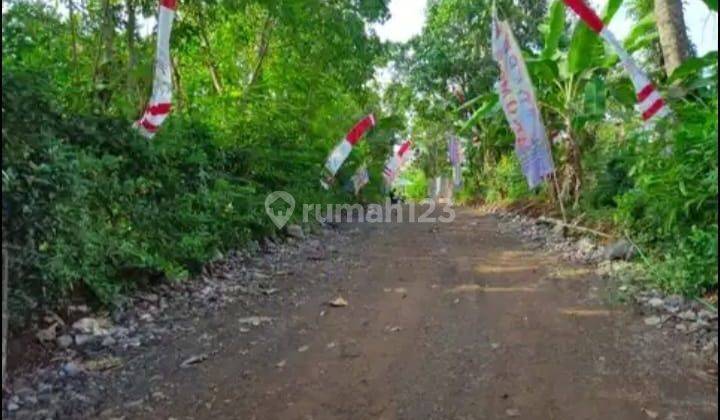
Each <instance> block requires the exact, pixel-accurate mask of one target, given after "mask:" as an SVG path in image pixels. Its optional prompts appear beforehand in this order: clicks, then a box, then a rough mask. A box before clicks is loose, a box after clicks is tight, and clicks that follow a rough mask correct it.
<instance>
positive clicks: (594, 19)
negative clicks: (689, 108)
mask: <svg viewBox="0 0 720 420" xmlns="http://www.w3.org/2000/svg"><path fill="white" fill-rule="evenodd" d="M563 2H565V4H567V5H568V6H569V7H570V8H571V9H572V10H573V11H575V13H576V14H577V15H578V16H579V17H580V19H582V20H583V22H585V23H586V24H587V25H588V27H590V29H592V30H593V31H595V32H596V33H598V34H599V35H600V36H601V37H602V38H603V39H604V40H605V41H606V42H607V43H608V44H610V46H611V47H612V48H613V49H614V50H615V52H616V53H617V55H618V56H619V57H620V61H621V62H622V64H623V67H625V70H626V71H627V72H628V74H629V75H630V80H632V83H633V85H634V86H635V93H636V95H637V101H638V105H637V106H638V109H639V110H640V113H641V114H642V118H643V120H645V121H646V122H650V121H653V120H655V119H656V118H662V117H665V116H666V115H668V114H669V113H670V110H669V108H668V107H667V106H666V104H665V101H664V100H663V98H662V97H661V96H660V94H659V93H658V91H657V89H656V88H655V86H654V85H653V84H652V82H650V79H649V78H648V76H647V75H646V74H645V72H643V71H642V70H640V67H638V65H637V63H636V62H635V60H634V59H633V58H632V57H631V56H630V54H628V52H627V51H625V49H624V48H623V47H622V45H621V44H620V41H618V39H617V38H615V35H614V34H613V33H612V32H610V30H609V29H608V28H607V27H606V26H605V24H604V23H603V21H602V20H601V19H600V17H598V15H597V14H596V13H595V12H594V11H593V10H592V9H591V8H590V6H588V5H587V4H586V3H585V2H584V1H583V0H563Z"/></svg>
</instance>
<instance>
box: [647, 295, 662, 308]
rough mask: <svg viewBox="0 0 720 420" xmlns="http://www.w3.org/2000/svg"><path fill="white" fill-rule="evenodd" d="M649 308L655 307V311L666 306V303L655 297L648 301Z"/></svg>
mask: <svg viewBox="0 0 720 420" xmlns="http://www.w3.org/2000/svg"><path fill="white" fill-rule="evenodd" d="M647 304H648V306H650V307H653V308H655V309H658V308H661V307H662V306H663V305H665V301H664V300H662V299H661V298H659V297H654V298H652V299H650V300H648V301H647Z"/></svg>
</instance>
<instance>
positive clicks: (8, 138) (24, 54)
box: [2, 0, 718, 317]
mask: <svg viewBox="0 0 720 420" xmlns="http://www.w3.org/2000/svg"><path fill="white" fill-rule="evenodd" d="M386 3H387V2H386V1H383V0H339V1H333V2H327V1H321V0H289V1H274V0H241V1H224V0H213V1H202V2H201V1H186V2H181V4H180V13H179V15H178V19H177V21H176V23H175V26H174V28H173V35H172V58H173V66H174V73H173V82H174V89H175V91H174V98H175V99H174V107H173V113H172V116H171V117H170V118H169V119H168V121H167V122H166V123H165V124H164V125H163V127H162V129H161V130H160V132H159V134H158V135H157V136H156V137H155V138H154V139H153V140H152V141H148V140H147V139H144V138H142V137H140V136H139V135H138V134H137V133H136V132H135V131H134V130H133V129H131V127H130V125H131V123H132V121H134V120H135V119H136V118H138V117H139V116H140V114H141V112H142V110H143V108H144V106H145V104H146V101H147V99H148V95H149V92H150V87H151V83H152V76H153V75H152V67H153V66H152V61H153V56H154V41H155V40H154V35H153V34H152V30H149V29H151V28H148V24H147V23H146V22H145V19H146V18H151V17H153V16H154V15H155V10H156V1H154V0H124V1H119V0H88V1H74V0H67V1H62V2H45V1H31V0H25V1H22V0H20V1H11V2H7V4H6V3H3V4H4V11H3V22H2V31H3V32H2V37H3V38H2V40H3V47H2V48H3V75H2V86H3V93H2V96H3V108H2V124H3V171H2V174H3V186H2V190H3V193H2V196H3V243H4V244H5V245H7V248H8V250H9V254H10V261H11V271H10V273H11V275H10V277H11V278H12V279H13V282H12V287H11V288H10V291H11V293H10V307H11V310H10V313H11V314H13V316H16V317H25V316H27V315H28V314H30V313H33V312H34V311H35V309H37V308H39V307H54V306H60V305H63V304H66V303H67V302H69V301H72V300H74V299H82V300H86V299H91V300H92V301H94V302H96V303H98V304H102V305H112V304H115V303H117V302H119V301H120V300H121V296H122V295H123V294H125V293H127V292H128V291H130V290H133V289H135V288H137V287H142V286H145V285H147V284H149V283H151V282H154V281H157V280H159V279H170V280H182V279H184V278H187V277H188V276H190V275H192V274H194V273H197V272H199V271H200V270H201V268H202V267H203V265H204V264H205V263H207V262H208V261H211V260H213V259H216V258H218V257H220V256H222V255H223V254H224V253H225V252H227V251H228V250H230V249H234V248H239V247H243V246H246V245H247V244H249V243H250V242H251V241H254V240H258V239H260V238H263V237H267V236H273V235H276V234H277V232H276V231H277V229H276V228H275V227H274V225H272V224H271V221H270V219H269V218H267V217H266V215H265V212H264V205H263V202H264V199H265V197H266V196H267V194H268V193H269V192H272V191H275V190H285V191H288V192H290V193H291V194H293V196H294V197H295V199H296V201H297V202H299V203H320V204H322V203H327V202H341V201H342V202H348V201H349V200H352V196H351V195H350V194H349V193H348V192H345V191H344V190H343V189H342V188H337V189H336V190H335V191H333V192H330V193H328V192H326V191H323V190H321V189H320V188H319V182H318V181H319V176H320V171H321V168H322V164H323V163H324V161H325V158H326V157H327V154H328V151H329V150H330V149H331V148H332V147H333V146H334V145H335V143H336V142H337V141H338V140H339V139H341V138H342V137H343V135H344V134H345V133H346V131H347V130H348V129H349V128H350V127H351V126H352V124H353V123H354V122H355V121H356V120H357V119H358V118H360V117H362V116H364V115H367V114H368V113H370V112H376V113H377V116H378V117H379V118H378V124H377V126H376V128H375V129H374V130H373V131H372V132H371V133H370V134H369V136H368V137H367V139H366V140H364V141H363V142H362V143H361V144H360V145H359V146H358V148H357V149H356V150H355V151H354V152H353V154H352V155H351V157H350V159H349V160H348V161H347V162H346V163H345V165H344V166H343V168H342V170H341V172H340V174H339V176H338V179H340V180H341V181H342V182H345V181H346V180H347V179H349V177H350V176H351V175H352V173H353V171H354V170H355V169H356V168H357V167H358V165H361V164H363V163H365V164H367V165H368V168H369V171H370V179H371V184H370V185H369V186H368V187H367V188H366V190H365V191H364V192H363V199H364V200H366V201H373V200H379V199H380V198H381V196H382V189H381V185H380V181H379V180H381V179H382V175H381V173H382V167H383V164H384V162H385V159H386V157H387V156H388V154H389V152H390V150H391V145H392V144H393V142H395V141H396V139H398V138H400V137H401V136H402V137H403V138H404V136H408V135H409V136H411V137H412V138H413V140H414V141H415V143H416V144H417V146H418V153H417V154H418V159H417V160H416V162H415V164H414V166H413V167H412V168H411V169H410V172H409V174H408V176H407V177H406V178H407V179H409V180H410V181H411V183H410V185H408V186H406V187H405V191H406V193H407V194H408V195H409V196H410V198H413V199H421V198H422V197H424V196H425V194H426V193H427V190H428V183H429V182H430V181H431V180H432V179H433V178H434V177H436V176H439V175H443V174H445V175H449V167H448V165H447V162H446V161H447V153H446V150H445V148H446V140H447V135H448V134H455V135H458V136H461V137H462V138H464V139H465V140H466V155H467V165H466V167H465V170H464V189H463V190H462V191H460V192H459V193H458V197H459V198H460V199H461V201H463V202H468V203H469V202H478V201H484V202H488V203H505V204H512V203H519V202H522V203H535V204H536V205H537V206H538V207H541V208H544V209H547V210H549V211H551V212H556V211H557V210H556V209H557V208H559V206H558V204H559V201H561V202H562V203H563V204H564V207H565V208H566V209H567V213H568V217H569V218H571V219H573V220H578V221H580V222H582V223H583V224H587V225H591V226H602V227H603V229H606V230H612V231H614V232H617V233H620V234H622V235H628V236H630V237H631V238H633V240H634V241H636V242H637V243H638V244H639V245H640V246H641V247H642V249H643V250H645V251H646V257H647V258H648V259H649V260H648V261H649V262H650V263H651V265H652V267H653V273H654V275H653V279H654V280H653V281H655V282H656V283H657V284H658V285H659V286H661V287H662V288H664V289H665V290H668V291H673V292H680V293H683V294H686V295H689V296H700V295H703V294H713V293H716V292H717V282H718V280H717V237H718V221H717V216H718V204H717V198H718V196H717V187H718V179H717V158H718V142H717V122H718V114H717V107H718V100H717V71H718V69H717V52H716V51H715V52H711V53H709V54H706V55H703V56H697V54H696V53H695V51H694V49H693V47H692V45H689V44H687V45H684V44H682V43H675V44H673V45H676V48H681V49H682V51H669V47H668V46H667V45H663V42H662V41H663V40H664V39H667V38H668V36H675V37H679V36H680V35H682V33H683V32H682V31H685V30H686V28H684V27H679V28H678V27H667V25H664V24H661V22H660V21H659V20H658V19H657V18H656V13H655V8H654V7H653V2H652V1H647V0H627V1H626V2H625V3H627V4H626V6H627V7H629V10H630V11H631V13H632V14H633V16H634V25H635V27H634V28H633V29H632V31H631V32H630V36H629V37H628V38H627V39H626V40H625V46H626V47H627V48H628V49H629V50H630V51H631V52H633V53H634V54H636V55H637V57H639V58H640V59H641V61H642V63H643V66H644V67H645V68H646V69H647V70H649V72H650V73H651V75H652V78H653V79H654V80H655V81H657V82H658V84H659V86H660V87H661V90H662V93H663V94H664V96H665V97H666V98H667V99H668V100H669V103H670V107H671V108H672V110H673V115H672V117H671V118H669V119H667V120H666V121H664V122H662V123H661V124H659V125H658V126H656V127H654V128H652V129H647V128H646V127H643V126H642V124H641V122H640V119H639V118H638V115H637V113H636V111H635V110H634V109H633V104H634V102H635V98H634V95H633V91H632V87H631V85H630V82H629V81H628V79H627V78H626V77H625V75H624V74H623V72H622V69H621V68H620V66H619V65H618V62H617V57H614V56H612V55H610V54H608V53H607V50H606V48H604V46H603V44H602V41H601V40H600V39H598V38H597V37H596V36H595V35H594V34H592V33H590V32H589V31H588V30H587V28H584V27H583V26H582V25H577V24H576V23H575V21H574V20H572V19H568V18H567V16H568V14H567V13H565V10H564V7H563V6H562V2H560V1H553V2H551V3H550V4H545V3H544V2H540V1H535V0H520V1H509V0H498V1H497V5H498V10H499V12H500V14H501V16H502V17H503V18H505V19H507V20H508V21H509V22H511V24H512V27H513V30H514V32H515V34H516V36H517V38H518V40H519V42H520V44H521V46H522V48H523V49H524V51H525V53H526V57H525V58H526V60H527V62H528V66H529V68H530V71H531V73H532V77H533V80H534V83H535V86H536V89H537V95H538V98H539V100H540V102H541V106H542V111H543V118H544V120H545V123H546V125H547V128H548V132H549V133H550V135H551V137H552V144H553V154H554V159H555V163H556V166H557V178H558V187H559V191H558V192H557V194H555V193H553V191H552V190H551V189H550V188H551V185H545V186H543V187H541V188H540V189H538V190H530V189H528V188H527V186H526V184H525V180H524V178H523V176H522V174H521V173H520V168H519V164H518V162H517V159H516V158H515V156H514V152H513V137H512V134H511V132H510V130H509V128H508V126H507V123H506V121H505V118H504V116H503V115H502V111H501V110H500V108H499V106H498V104H497V96H496V95H495V93H494V88H493V86H494V83H495V81H496V79H497V66H496V64H495V63H494V62H493V60H492V57H491V51H490V25H491V19H492V14H491V7H490V5H491V2H490V1H487V0H433V1H430V2H428V9H427V24H426V27H425V28H424V30H423V32H422V33H421V34H420V35H419V36H417V37H415V38H414V39H412V40H411V41H410V42H408V43H407V44H402V45H394V44H391V43H383V42H381V41H380V40H379V39H378V38H377V36H375V35H374V33H373V32H372V31H371V30H369V29H368V28H369V25H371V24H372V23H374V22H381V21H383V20H384V19H386V18H387V17H388V9H387V4H386ZM607 3H608V7H607V9H606V10H605V14H604V17H605V19H606V20H608V21H609V20H610V19H611V18H612V17H613V15H614V14H615V13H616V12H617V10H618V9H619V7H620V6H621V3H622V1H619V0H610V1H609V2H607ZM656 3H657V2H656ZM662 3H677V4H680V0H676V1H675V2H671V1H663V2H662ZM708 3H709V5H710V7H712V8H713V9H714V10H717V3H716V2H712V1H709V2H708ZM5 6H7V7H5ZM680 21H682V19H681V20H680ZM685 38H686V36H685ZM590 52H592V53H590ZM388 63H390V64H391V65H392V68H393V69H394V72H393V74H394V78H393V80H391V81H390V83H389V84H387V85H386V86H383V87H382V88H379V87H378V86H377V81H375V80H374V75H375V72H376V70H377V68H378V67H382V66H385V65H387V64H388ZM669 63H674V64H673V65H669Z"/></svg>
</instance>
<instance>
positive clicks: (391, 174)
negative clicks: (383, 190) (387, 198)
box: [383, 140, 412, 185]
mask: <svg viewBox="0 0 720 420" xmlns="http://www.w3.org/2000/svg"><path fill="white" fill-rule="evenodd" d="M411 147H412V141H410V140H405V141H404V142H403V143H402V144H401V145H400V147H399V148H398V149H397V151H396V152H394V153H393V155H392V156H390V159H388V161H387V163H385V168H384V169H383V177H384V178H385V182H386V183H387V184H388V185H391V184H392V183H393V181H395V177H396V176H397V174H398V173H399V172H400V169H402V166H403V163H405V162H406V161H407V159H408V158H409V157H410V151H411V150H410V148H411Z"/></svg>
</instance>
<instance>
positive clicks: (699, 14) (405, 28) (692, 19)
mask: <svg viewBox="0 0 720 420" xmlns="http://www.w3.org/2000/svg"><path fill="white" fill-rule="evenodd" d="M605 2H606V0H600V1H595V2H593V3H595V5H596V6H597V7H598V9H600V8H601V7H602V6H603V5H604V3H605ZM390 13H391V17H390V19H389V20H388V21H387V22H385V23H384V24H382V25H377V26H376V27H375V30H376V31H377V33H378V35H379V36H380V38H382V39H383V40H390V41H395V42H405V41H407V40H408V39H410V38H412V37H413V36H414V35H417V34H419V33H420V31H421V30H422V27H423V25H424V23H425V2H424V1H420V0H391V1H390ZM685 21H686V23H687V27H688V31H689V35H690V39H691V40H692V42H693V43H694V44H695V45H696V46H697V47H698V53H699V54H701V55H702V54H704V53H706V52H708V51H711V50H714V49H715V45H716V44H717V39H718V16H717V13H711V12H710V10H709V9H708V8H707V6H706V5H705V4H704V3H703V2H702V1H701V0H688V1H687V2H686V6H685ZM631 27H632V25H630V24H629V22H628V17H627V15H626V14H625V10H624V8H623V9H621V10H620V12H619V13H618V14H617V16H616V17H615V19H613V21H612V23H611V24H610V28H611V29H612V30H613V31H614V32H615V33H616V34H618V36H620V37H624V36H625V35H627V33H628V32H629V31H630V28H631Z"/></svg>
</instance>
